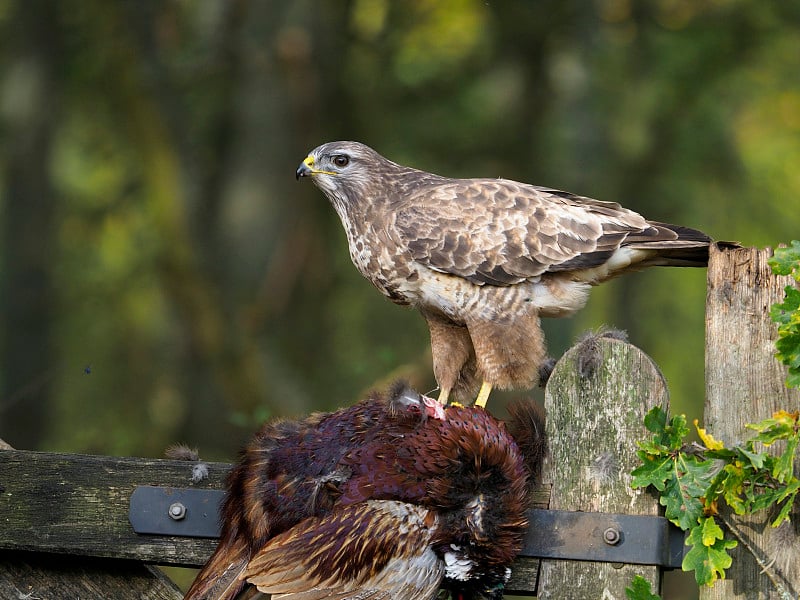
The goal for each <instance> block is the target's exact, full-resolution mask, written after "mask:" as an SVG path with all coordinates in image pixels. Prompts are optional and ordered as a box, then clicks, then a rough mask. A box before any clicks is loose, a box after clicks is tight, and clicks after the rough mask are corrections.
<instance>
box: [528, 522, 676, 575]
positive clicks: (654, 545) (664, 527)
mask: <svg viewBox="0 0 800 600" xmlns="http://www.w3.org/2000/svg"><path fill="white" fill-rule="evenodd" d="M528 520H529V521H530V527H529V529H528V533H527V535H526V537H525V543H524V546H523V548H522V552H521V553H520V556H528V557H532V558H553V559H561V560H588V561H594V562H613V563H631V564H638V565H658V566H660V567H664V568H670V569H674V568H677V567H680V566H681V563H682V562H683V553H684V548H685V546H684V532H683V531H681V530H680V529H678V528H677V527H675V526H674V525H672V523H670V522H669V521H667V520H666V519H665V518H664V517H651V516H641V515H619V514H612V513H590V512H573V511H566V510H542V509H533V510H530V511H528Z"/></svg>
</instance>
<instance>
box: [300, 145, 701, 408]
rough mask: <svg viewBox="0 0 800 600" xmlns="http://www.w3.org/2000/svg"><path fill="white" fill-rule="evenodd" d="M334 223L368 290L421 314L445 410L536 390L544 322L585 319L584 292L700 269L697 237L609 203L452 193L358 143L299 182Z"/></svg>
mask: <svg viewBox="0 0 800 600" xmlns="http://www.w3.org/2000/svg"><path fill="white" fill-rule="evenodd" d="M305 176H310V177H311V178H312V181H313V182H314V183H315V184H316V185H317V186H318V187H319V188H320V189H321V190H322V191H323V192H324V193H325V195H326V196H327V197H328V199H329V200H330V202H331V203H332V205H333V206H334V208H335V209H336V212H337V213H338V215H339V217H340V219H341V221H342V224H343V225H344V229H345V232H346V233H347V239H348V245H349V249H350V256H351V258H352V260H353V263H354V264H355V265H356V267H357V268H358V270H359V271H360V272H361V274H362V275H364V277H366V278H367V279H369V280H370V281H371V282H372V283H373V285H375V286H376V287H377V288H378V289H379V290H380V291H381V292H382V293H383V294H385V295H386V296H388V297H389V298H391V299H392V300H393V301H394V302H397V303H399V304H411V305H413V306H416V307H417V308H419V309H420V310H421V312H422V314H423V316H424V317H425V318H426V320H427V321H428V325H429V327H430V331H431V347H432V352H433V363H434V364H433V366H434V374H435V375H436V379H437V381H438V382H439V386H440V387H441V389H442V392H443V396H444V397H445V398H446V397H447V395H448V393H449V392H453V393H454V394H455V397H457V398H462V399H463V398H465V397H466V396H467V395H471V394H473V393H474V390H475V388H476V383H477V381H479V380H483V381H484V383H486V384H489V385H490V386H496V387H500V388H509V387H530V386H532V385H533V384H534V382H535V381H536V380H537V378H538V375H539V368H540V366H541V364H542V362H543V360H544V358H545V345H544V336H543V335H542V332H541V328H540V322H539V317H540V316H544V317H560V316H566V315H569V314H572V313H573V312H575V311H576V310H578V309H580V308H581V307H583V305H584V304H585V302H586V298H587V295H588V290H589V288H590V287H591V286H592V285H596V284H598V283H601V282H603V281H605V280H607V279H609V278H611V277H614V276H616V275H618V274H620V273H623V272H625V271H628V270H635V269H639V268H642V267H646V266H651V265H674V266H704V265H705V264H706V262H707V260H708V244H709V242H710V239H709V238H708V236H706V235H705V234H703V233H702V232H699V231H696V230H693V229H689V228H685V227H680V226H676V225H668V224H665V223H658V222H655V221H648V220H646V219H645V218H644V217H642V216H641V215H639V214H637V213H635V212H633V211H631V210H628V209H625V208H623V207H621V206H620V205H619V204H615V203H613V202H601V201H599V200H593V199H591V198H586V197H583V196H576V195H574V194H570V193H568V192H562V191H559V190H554V189H549V188H545V187H538V186H533V185H528V184H524V183H518V182H516V181H509V180H505V179H449V178H446V177H440V176H438V175H434V174H432V173H426V172H424V171H419V170H416V169H412V168H409V167H404V166H402V165H398V164H396V163H394V162H392V161H390V160H387V159H386V158H384V157H383V156H381V155H380V154H378V153H377V152H375V151H374V150H372V149H371V148H369V147H367V146H365V145H363V144H360V143H357V142H331V143H328V144H323V145H322V146H319V147H318V148H316V149H314V150H313V151H312V152H311V154H309V156H308V158H306V160H305V161H304V162H303V163H302V164H301V165H300V168H299V169H298V170H297V177H298V178H300V177H305Z"/></svg>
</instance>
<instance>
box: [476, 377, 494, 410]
mask: <svg viewBox="0 0 800 600" xmlns="http://www.w3.org/2000/svg"><path fill="white" fill-rule="evenodd" d="M491 392H492V384H491V383H489V382H488V381H484V382H483V384H482V385H481V391H479V392H478V397H477V398H476V399H475V406H480V407H481V408H486V401H487V400H489V394H490V393H491Z"/></svg>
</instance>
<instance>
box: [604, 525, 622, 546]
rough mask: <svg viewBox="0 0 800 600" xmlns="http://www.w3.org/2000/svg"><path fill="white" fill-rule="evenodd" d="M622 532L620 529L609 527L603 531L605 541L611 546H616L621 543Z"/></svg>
mask: <svg viewBox="0 0 800 600" xmlns="http://www.w3.org/2000/svg"><path fill="white" fill-rule="evenodd" d="M619 540H620V534H619V529H616V528H614V527H609V528H608V529H606V530H605V531H604V532H603V541H604V542H605V543H606V544H608V545H609V546H614V545H616V544H618V543H619Z"/></svg>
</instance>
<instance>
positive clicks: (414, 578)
mask: <svg viewBox="0 0 800 600" xmlns="http://www.w3.org/2000/svg"><path fill="white" fill-rule="evenodd" d="M435 524H436V517H435V515H433V513H431V512H430V511H428V510H427V509H424V508H422V507H418V506H415V505H411V504H406V503H403V502H394V501H369V502H364V503H360V504H353V505H349V506H344V507H341V508H339V509H337V510H335V511H334V512H333V513H331V514H330V515H327V516H325V517H313V518H309V519H306V520H304V521H302V522H301V523H299V524H298V525H296V526H295V527H293V528H292V529H290V530H288V531H286V532H284V533H282V534H281V535H278V536H276V537H274V538H272V539H271V540H269V542H268V543H267V545H266V546H265V547H264V548H263V549H262V550H260V551H259V553H258V554H257V555H256V556H255V558H253V560H252V561H251V562H250V564H249V565H248V567H247V569H246V571H245V573H244V575H243V576H244V577H245V578H246V579H247V581H248V582H250V583H252V584H254V585H255V586H257V587H258V589H259V590H260V591H261V592H264V593H269V594H272V598H274V599H278V598H285V599H287V600H323V599H326V600H349V599H353V600H355V599H358V600H384V599H385V600H389V599H394V600H413V599H420V600H424V599H426V598H433V597H434V596H435V594H436V592H437V590H438V589H439V584H440V582H441V579H442V577H443V572H444V566H443V564H442V563H441V561H440V560H439V559H438V558H437V556H436V554H435V553H434V552H433V550H431V548H430V540H431V536H432V534H433V530H434V528H435Z"/></svg>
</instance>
